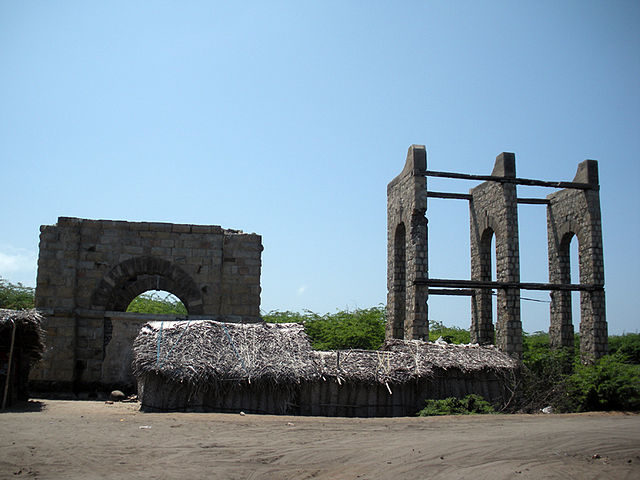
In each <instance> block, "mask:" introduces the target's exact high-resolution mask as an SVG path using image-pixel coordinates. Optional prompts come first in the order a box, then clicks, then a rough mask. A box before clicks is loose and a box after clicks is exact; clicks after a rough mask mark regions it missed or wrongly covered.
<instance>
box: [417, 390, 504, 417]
mask: <svg viewBox="0 0 640 480" xmlns="http://www.w3.org/2000/svg"><path fill="white" fill-rule="evenodd" d="M480 413H495V410H494V409H493V407H492V406H491V404H490V403H489V402H487V401H486V400H485V399H484V398H482V397H481V396H480V395H474V394H472V395H467V396H466V397H464V398H455V397H449V398H445V399H444V400H427V401H426V406H425V407H424V408H423V409H422V410H420V411H419V412H418V416H420V417H430V416H433V415H474V414H480Z"/></svg>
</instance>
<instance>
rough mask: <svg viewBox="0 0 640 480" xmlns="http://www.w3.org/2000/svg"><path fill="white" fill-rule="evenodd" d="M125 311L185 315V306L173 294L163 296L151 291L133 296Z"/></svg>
mask: <svg viewBox="0 0 640 480" xmlns="http://www.w3.org/2000/svg"><path fill="white" fill-rule="evenodd" d="M127 312H135V313H156V314H162V315H176V316H179V317H183V316H185V315H187V308H186V307H185V306H184V304H183V303H182V302H181V301H180V300H178V299H176V298H175V297H173V295H167V296H165V297H164V298H163V297H161V296H160V295H158V294H156V293H153V292H152V293H143V294H142V295H138V296H137V297H136V298H134V299H133V301H132V302H131V303H130V304H129V306H128V307H127Z"/></svg>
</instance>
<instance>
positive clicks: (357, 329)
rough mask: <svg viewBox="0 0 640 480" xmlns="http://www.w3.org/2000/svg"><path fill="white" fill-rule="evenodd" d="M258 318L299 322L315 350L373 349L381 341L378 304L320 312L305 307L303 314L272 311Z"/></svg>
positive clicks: (382, 327)
mask: <svg viewBox="0 0 640 480" xmlns="http://www.w3.org/2000/svg"><path fill="white" fill-rule="evenodd" d="M262 318H264V320H265V321H267V322H273V323H282V322H295V323H302V324H303V325H304V330H305V332H306V333H307V335H308V336H309V340H310V341H311V345H312V347H313V348H314V349H316V350H341V349H347V348H360V349H365V350H377V349H378V348H380V346H382V343H383V342H384V330H385V308H384V307H382V306H379V307H372V308H365V309H360V308H358V309H356V310H354V311H348V310H340V311H338V312H336V313H326V314H324V315H318V314H317V313H314V312H311V311H309V310H305V312H304V313H297V312H290V311H284V312H281V311H272V312H269V313H266V314H264V315H262Z"/></svg>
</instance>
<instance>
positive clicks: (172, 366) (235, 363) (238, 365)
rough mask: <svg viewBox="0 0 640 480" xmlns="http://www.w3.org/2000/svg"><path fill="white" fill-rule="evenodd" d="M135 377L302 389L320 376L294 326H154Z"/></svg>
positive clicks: (143, 340)
mask: <svg viewBox="0 0 640 480" xmlns="http://www.w3.org/2000/svg"><path fill="white" fill-rule="evenodd" d="M133 350H134V360H133V373H134V375H136V376H139V375H143V374H149V373H155V374H160V375H163V376H165V377H167V378H168V379H170V380H173V381H177V382H186V383H189V384H192V385H208V384H214V383H216V382H220V381H234V380H235V381H245V380H246V381H249V382H270V383H276V384H277V383H292V382H295V383H298V382H300V381H302V380H308V379H311V378H313V377H314V376H316V375H317V369H316V366H315V364H314V361H313V357H312V355H311V345H310V343H309V340H308V338H307V335H306V334H305V333H304V329H303V327H302V325H299V324H296V323H251V324H240V323H222V322H216V321H213V320H198V321H191V322H187V321H177V322H164V323H161V322H151V323H147V324H146V325H144V327H142V330H141V331H140V333H139V334H138V337H137V338H136V340H135V342H134V344H133Z"/></svg>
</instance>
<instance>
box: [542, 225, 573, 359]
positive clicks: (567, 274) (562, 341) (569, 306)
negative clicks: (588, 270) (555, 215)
mask: <svg viewBox="0 0 640 480" xmlns="http://www.w3.org/2000/svg"><path fill="white" fill-rule="evenodd" d="M574 239H575V241H574ZM579 243H580V241H579V239H578V236H577V235H576V234H575V232H573V231H568V232H566V233H565V234H564V235H563V236H562V238H561V239H560V243H559V245H558V252H557V259H556V262H557V264H556V270H557V278H558V283H563V284H570V283H580V275H579V272H580V260H579V250H580V244H579ZM571 257H574V261H573V262H572V260H571ZM575 257H578V258H577V261H576V258H575ZM572 263H573V264H574V267H575V265H578V269H577V270H576V269H575V268H574V269H572V268H571V264H572ZM572 270H573V272H572ZM572 280H573V281H572ZM573 295H574V294H573V293H572V292H570V291H553V292H551V299H552V302H551V322H550V326H549V339H550V343H551V347H553V348H562V347H566V348H570V349H573V347H574V332H575V330H574V327H573V302H572V298H571V297H572V296H573Z"/></svg>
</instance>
